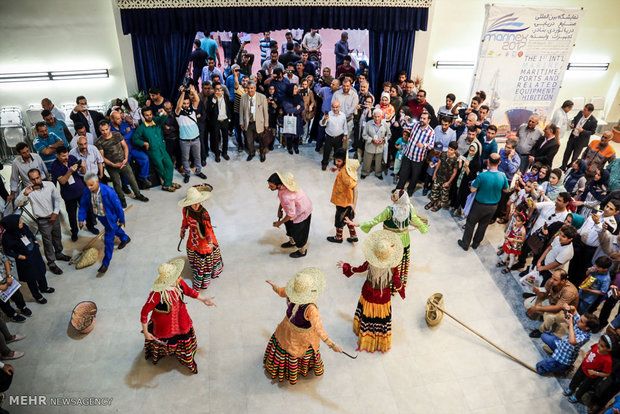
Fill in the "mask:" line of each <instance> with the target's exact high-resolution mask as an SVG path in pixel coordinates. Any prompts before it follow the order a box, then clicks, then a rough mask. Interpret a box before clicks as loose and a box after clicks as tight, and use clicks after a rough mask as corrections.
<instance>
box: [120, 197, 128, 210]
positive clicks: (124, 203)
mask: <svg viewBox="0 0 620 414" xmlns="http://www.w3.org/2000/svg"><path fill="white" fill-rule="evenodd" d="M121 207H123V208H127V200H125V199H124V198H123V199H122V200H121Z"/></svg>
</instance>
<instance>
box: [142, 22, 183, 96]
mask: <svg viewBox="0 0 620 414" xmlns="http://www.w3.org/2000/svg"><path fill="white" fill-rule="evenodd" d="M194 37H195V33H192V34H186V33H176V32H173V33H169V34H166V35H165V36H154V35H150V34H144V33H136V34H133V35H132V36H131V39H132V43H133V55H134V64H135V67H136V77H137V79H138V88H139V89H140V90H148V88H150V87H151V86H158V87H159V89H160V90H161V93H162V96H164V97H166V98H168V99H171V100H172V99H175V98H176V96H177V92H178V88H179V85H181V82H182V80H183V77H184V76H185V71H186V70H187V66H188V65H189V55H190V53H191V51H192V43H193V41H194Z"/></svg>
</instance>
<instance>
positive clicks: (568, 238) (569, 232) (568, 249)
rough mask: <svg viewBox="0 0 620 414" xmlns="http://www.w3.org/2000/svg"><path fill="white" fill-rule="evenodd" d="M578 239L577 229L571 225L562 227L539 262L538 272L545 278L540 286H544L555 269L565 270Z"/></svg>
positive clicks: (537, 263) (537, 265)
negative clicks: (574, 242)
mask: <svg viewBox="0 0 620 414" xmlns="http://www.w3.org/2000/svg"><path fill="white" fill-rule="evenodd" d="M576 237H578V233H577V229H576V228H574V227H573V226H571V225H570V224H565V225H564V226H562V228H561V229H560V231H559V232H558V237H556V238H555V239H554V240H553V242H552V243H551V245H550V246H549V247H547V248H546V249H545V251H544V252H543V254H542V256H540V259H538V262H536V270H538V272H539V273H540V275H541V276H542V277H543V280H542V282H541V284H540V286H544V285H545V283H547V280H548V279H549V278H550V277H551V272H552V271H553V270H555V269H563V268H564V266H565V265H566V264H567V263H568V262H569V261H570V260H571V259H572V258H573V254H574V251H573V239H575V238H576Z"/></svg>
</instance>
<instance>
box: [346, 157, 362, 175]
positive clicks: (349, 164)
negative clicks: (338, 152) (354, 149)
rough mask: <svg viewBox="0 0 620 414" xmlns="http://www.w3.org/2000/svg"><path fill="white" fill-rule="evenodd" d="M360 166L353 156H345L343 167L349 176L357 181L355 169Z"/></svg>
mask: <svg viewBox="0 0 620 414" xmlns="http://www.w3.org/2000/svg"><path fill="white" fill-rule="evenodd" d="M359 167H360V162H359V161H358V160H356V159H354V158H349V157H347V159H346V161H345V165H344V168H346V171H347V174H349V177H351V178H353V179H354V180H356V181H357V169H358V168H359Z"/></svg>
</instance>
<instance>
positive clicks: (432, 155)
mask: <svg viewBox="0 0 620 414" xmlns="http://www.w3.org/2000/svg"><path fill="white" fill-rule="evenodd" d="M442 151H443V144H442V143H440V142H437V143H435V147H434V148H433V150H432V151H429V152H428V158H427V159H428V168H427V169H426V176H425V177H424V189H423V190H422V195H424V196H425V195H427V194H428V192H429V191H431V187H432V186H433V175H434V174H435V168H436V167H437V163H438V162H439V156H440V155H441V152H442Z"/></svg>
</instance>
